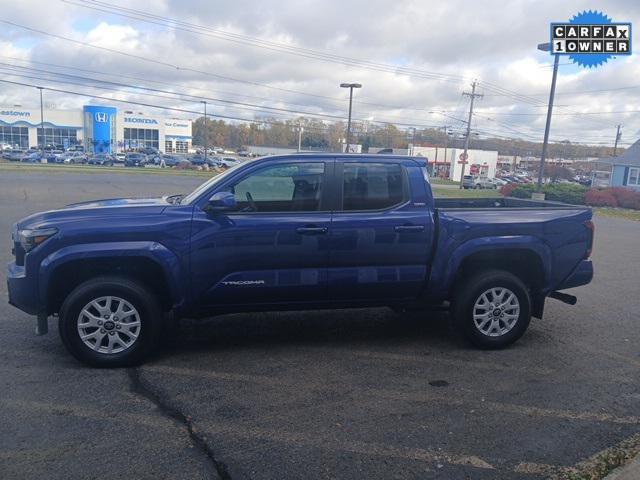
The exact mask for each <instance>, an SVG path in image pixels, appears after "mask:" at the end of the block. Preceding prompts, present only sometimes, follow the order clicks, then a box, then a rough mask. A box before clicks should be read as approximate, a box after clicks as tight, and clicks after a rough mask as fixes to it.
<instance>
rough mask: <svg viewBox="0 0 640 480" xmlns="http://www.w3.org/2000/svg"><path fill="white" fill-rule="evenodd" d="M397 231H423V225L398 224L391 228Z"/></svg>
mask: <svg viewBox="0 0 640 480" xmlns="http://www.w3.org/2000/svg"><path fill="white" fill-rule="evenodd" d="M393 229H394V230H395V231H396V232H398V233H411V232H414V233H417V232H424V225H398V226H397V227H394V228H393Z"/></svg>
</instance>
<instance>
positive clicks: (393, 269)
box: [328, 157, 433, 302]
mask: <svg viewBox="0 0 640 480" xmlns="http://www.w3.org/2000/svg"><path fill="white" fill-rule="evenodd" d="M335 172H336V173H335V178H336V183H337V185H338V187H339V188H338V189H337V190H338V191H337V192H336V210H335V211H334V213H333V217H332V221H331V233H330V249H331V253H330V257H329V277H328V278H329V299H330V300H332V301H347V302H348V301H351V300H376V301H379V300H385V299H401V298H415V297H416V296H418V295H419V294H420V292H421V291H422V289H423V287H424V285H425V279H426V273H427V261H428V259H429V253H430V248H431V241H432V238H433V231H432V228H433V218H432V214H431V211H430V209H429V208H428V206H427V205H426V198H425V187H424V177H423V172H422V170H421V168H420V167H419V166H418V165H417V164H416V163H415V162H412V161H408V160H400V159H377V158H375V157H372V158H371V159H367V161H362V159H350V158H343V159H337V160H336V165H335ZM412 177H413V178H412Z"/></svg>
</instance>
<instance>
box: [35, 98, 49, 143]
mask: <svg viewBox="0 0 640 480" xmlns="http://www.w3.org/2000/svg"><path fill="white" fill-rule="evenodd" d="M36 88H37V89H38V90H40V130H41V131H42V145H40V148H41V149H42V150H44V147H45V145H46V143H47V137H46V136H45V134H44V106H43V105H42V90H43V89H44V87H36Z"/></svg>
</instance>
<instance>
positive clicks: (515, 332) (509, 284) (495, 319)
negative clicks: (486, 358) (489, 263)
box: [452, 270, 531, 349]
mask: <svg viewBox="0 0 640 480" xmlns="http://www.w3.org/2000/svg"><path fill="white" fill-rule="evenodd" d="M456 290H457V292H456V297H455V298H454V299H453V301H452V314H453V320H454V322H455V326H456V329H457V330H458V332H460V333H461V334H462V335H463V336H464V337H465V338H466V339H467V340H469V341H470V342H471V343H473V344H474V345H476V346H478V347H480V348H486V349H494V348H503V347H506V346H507V345H510V344H512V343H513V342H515V341H516V340H518V339H519V338H520V337H521V336H522V335H523V334H524V332H525V331H526V330H527V327H528V326H529V322H530V320H531V298H530V295H529V291H528V289H527V287H526V285H525V284H524V283H523V282H522V280H520V279H519V278H518V277H516V276H515V275H513V274H512V273H509V272H507V271H503V270H489V271H484V272H480V273H478V274H476V275H473V276H471V277H469V278H467V279H466V280H464V281H463V282H462V283H461V284H460V285H459V286H458V287H457V288H456Z"/></svg>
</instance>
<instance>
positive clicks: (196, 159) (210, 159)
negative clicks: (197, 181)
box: [188, 153, 219, 167]
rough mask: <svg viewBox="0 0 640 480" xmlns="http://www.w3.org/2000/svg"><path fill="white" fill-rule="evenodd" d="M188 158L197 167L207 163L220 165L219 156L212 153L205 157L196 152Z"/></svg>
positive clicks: (215, 165) (214, 165) (211, 165)
mask: <svg viewBox="0 0 640 480" xmlns="http://www.w3.org/2000/svg"><path fill="white" fill-rule="evenodd" d="M188 159H189V161H190V162H191V165H194V166H196V167H201V166H203V165H204V164H205V163H206V164H207V165H209V167H218V166H219V163H218V160H217V159H218V157H216V156H212V155H207V157H206V159H205V156H204V155H203V154H198V153H196V154H195V155H192V156H190V157H188Z"/></svg>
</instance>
